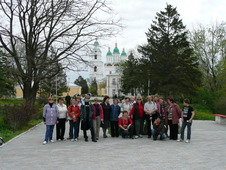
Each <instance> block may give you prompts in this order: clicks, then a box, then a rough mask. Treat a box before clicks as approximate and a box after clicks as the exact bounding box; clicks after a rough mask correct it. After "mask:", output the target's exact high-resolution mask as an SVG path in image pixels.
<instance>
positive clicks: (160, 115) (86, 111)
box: [43, 94, 195, 144]
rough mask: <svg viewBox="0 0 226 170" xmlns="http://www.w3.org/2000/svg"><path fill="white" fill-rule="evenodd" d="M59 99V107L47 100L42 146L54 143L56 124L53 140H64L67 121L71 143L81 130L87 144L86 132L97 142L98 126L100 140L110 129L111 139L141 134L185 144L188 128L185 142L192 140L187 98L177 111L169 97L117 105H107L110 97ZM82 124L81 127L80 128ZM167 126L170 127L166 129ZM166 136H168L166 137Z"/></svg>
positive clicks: (138, 136) (126, 100)
mask: <svg viewBox="0 0 226 170" xmlns="http://www.w3.org/2000/svg"><path fill="white" fill-rule="evenodd" d="M65 99H66V104H67V105H65V104H64V99H63V98H59V99H58V104H54V103H53V98H51V97H50V98H48V103H47V104H46V105H45V106H44V110H43V120H44V124H45V125H46V133H45V139H44V141H43V144H47V143H48V142H54V140H53V137H52V136H53V130H54V126H55V125H56V140H57V141H61V140H66V139H65V138H64V136H65V126H66V122H67V121H69V126H70V127H69V137H68V138H67V139H70V140H71V141H77V140H78V137H79V131H80V127H81V129H82V131H83V136H84V139H85V141H86V142H88V135H87V130H90V132H91V139H92V141H93V142H97V141H98V140H99V131H100V127H102V129H103V138H107V137H108V134H107V130H108V129H110V134H111V137H119V135H120V134H121V136H122V138H131V139H138V138H142V137H143V136H142V135H143V134H147V136H148V138H151V137H152V138H153V140H158V139H159V140H165V139H166V138H167V137H169V139H171V140H177V141H178V142H182V141H184V131H185V128H186V127H187V139H186V141H185V142H187V143H189V142H190V139H191V125H192V120H193V118H194V115H195V112H194V109H193V108H192V107H191V106H190V105H189V103H190V101H189V99H184V101H183V105H184V106H183V108H182V109H180V107H179V105H177V104H176V103H175V101H174V99H173V98H172V97H168V98H167V99H166V100H165V99H164V98H162V97H159V96H158V95H156V96H147V102H146V103H143V100H142V97H141V96H138V97H136V99H135V98H134V97H130V98H129V97H126V98H125V99H123V100H122V104H120V105H119V103H118V100H117V99H113V104H110V103H109V99H110V97H109V96H105V97H104V99H103V102H102V103H99V102H98V98H94V101H93V103H91V102H90V95H88V94H87V95H85V97H84V99H82V98H81V97H80V96H74V97H73V98H72V99H71V98H70V96H69V97H68V96H67V97H66V98H65ZM180 118H181V120H182V126H181V136H180V138H179V139H178V128H179V126H178V124H179V119H180ZM80 123H81V125H80ZM168 127H169V128H168ZM168 133H169V135H168Z"/></svg>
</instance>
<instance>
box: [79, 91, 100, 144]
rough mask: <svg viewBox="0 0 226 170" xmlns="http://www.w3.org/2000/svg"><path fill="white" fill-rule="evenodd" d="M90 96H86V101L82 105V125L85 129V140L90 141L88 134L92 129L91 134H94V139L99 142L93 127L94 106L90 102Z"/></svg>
mask: <svg viewBox="0 0 226 170" xmlns="http://www.w3.org/2000/svg"><path fill="white" fill-rule="evenodd" d="M89 98H90V96H88V95H86V96H85V102H84V104H83V105H82V106H81V120H82V125H81V128H82V130H83V134H84V138H85V141H86V142H88V136H87V132H86V131H87V130H88V129H90V132H91V136H92V141H93V142H97V141H96V138H95V133H94V129H93V120H92V117H93V106H92V104H91V103H90V102H89Z"/></svg>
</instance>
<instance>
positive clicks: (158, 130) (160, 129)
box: [152, 116, 166, 140]
mask: <svg viewBox="0 0 226 170" xmlns="http://www.w3.org/2000/svg"><path fill="white" fill-rule="evenodd" d="M165 132H166V128H165V123H164V120H163V119H162V117H161V116H159V117H157V119H156V120H155V122H154V124H153V130H152V135H153V140H157V139H159V140H164V139H166V133H165Z"/></svg>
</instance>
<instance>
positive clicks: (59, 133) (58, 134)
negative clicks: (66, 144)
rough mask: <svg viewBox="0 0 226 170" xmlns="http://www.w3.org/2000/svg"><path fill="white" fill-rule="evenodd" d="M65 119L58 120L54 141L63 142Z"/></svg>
mask: <svg viewBox="0 0 226 170" xmlns="http://www.w3.org/2000/svg"><path fill="white" fill-rule="evenodd" d="M65 122H66V118H65V119H59V123H58V124H57V125H56V140H58V139H61V140H64V134H65Z"/></svg>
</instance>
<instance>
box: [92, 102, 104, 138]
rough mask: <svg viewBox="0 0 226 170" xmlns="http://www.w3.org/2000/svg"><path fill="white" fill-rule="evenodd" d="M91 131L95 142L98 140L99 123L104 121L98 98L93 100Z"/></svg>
mask: <svg viewBox="0 0 226 170" xmlns="http://www.w3.org/2000/svg"><path fill="white" fill-rule="evenodd" d="M92 119H93V129H94V133H95V137H96V140H98V139H99V132H100V123H101V122H102V121H103V119H104V113H103V109H102V106H101V105H100V104H99V103H98V98H95V99H94V104H93V117H92Z"/></svg>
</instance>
